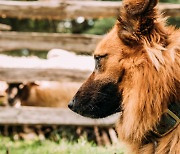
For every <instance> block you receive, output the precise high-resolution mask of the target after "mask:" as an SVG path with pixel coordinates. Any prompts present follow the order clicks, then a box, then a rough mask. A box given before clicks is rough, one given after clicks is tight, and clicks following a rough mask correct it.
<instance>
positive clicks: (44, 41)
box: [0, 32, 103, 53]
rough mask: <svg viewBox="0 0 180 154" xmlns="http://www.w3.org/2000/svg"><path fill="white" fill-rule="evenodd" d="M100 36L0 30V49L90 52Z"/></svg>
mask: <svg viewBox="0 0 180 154" xmlns="http://www.w3.org/2000/svg"><path fill="white" fill-rule="evenodd" d="M102 37H103V36H98V35H87V34H84V35H78V34H58V33H28V32H0V51H8V50H17V49H23V48H25V49H30V50H50V49H53V48H60V49H65V50H69V51H76V52H86V53H92V51H93V50H94V49H95V47H96V45H97V43H98V42H99V41H100V40H101V39H102Z"/></svg>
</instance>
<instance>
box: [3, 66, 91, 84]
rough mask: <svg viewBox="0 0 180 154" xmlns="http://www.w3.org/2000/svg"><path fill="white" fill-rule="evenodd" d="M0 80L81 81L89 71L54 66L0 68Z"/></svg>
mask: <svg viewBox="0 0 180 154" xmlns="http://www.w3.org/2000/svg"><path fill="white" fill-rule="evenodd" d="M0 74H1V75H0V81H7V82H22V81H36V80H47V81H74V82H82V81H84V80H85V79H87V77H88V76H89V75H90V71H81V70H74V69H55V68H48V69H46V68H39V69H38V68H0Z"/></svg>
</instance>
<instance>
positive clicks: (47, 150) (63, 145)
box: [0, 136, 123, 154]
mask: <svg viewBox="0 0 180 154" xmlns="http://www.w3.org/2000/svg"><path fill="white" fill-rule="evenodd" d="M7 151H8V152H7ZM6 153H8V154H123V149H122V148H121V147H120V146H118V145H116V146H115V145H114V146H108V147H98V146H97V145H95V144H94V143H91V142H87V140H86V139H84V138H82V139H79V140H78V141H76V142H69V141H67V140H65V139H61V140H59V142H54V141H51V140H47V139H46V140H43V141H41V140H33V141H23V140H18V141H13V140H12V139H11V138H9V137H2V136H1V137H0V154H6Z"/></svg>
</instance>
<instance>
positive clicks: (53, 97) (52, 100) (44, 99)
mask: <svg viewBox="0 0 180 154" xmlns="http://www.w3.org/2000/svg"><path fill="white" fill-rule="evenodd" d="M46 83H47V84H46V85H44V84H42V83H39V85H30V84H27V85H26V86H27V88H28V89H29V92H28V97H27V99H26V100H23V99H22V98H20V100H21V104H22V105H23V106H41V107H63V108H67V105H68V103H69V101H70V100H71V98H72V97H73V95H74V94H75V93H76V91H77V89H78V88H79V87H80V84H78V83H58V82H56V83H51V82H46Z"/></svg>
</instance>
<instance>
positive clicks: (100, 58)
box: [94, 54, 107, 70]
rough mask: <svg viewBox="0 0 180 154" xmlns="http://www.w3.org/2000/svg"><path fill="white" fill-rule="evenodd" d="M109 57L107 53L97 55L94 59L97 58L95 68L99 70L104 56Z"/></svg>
mask: <svg viewBox="0 0 180 154" xmlns="http://www.w3.org/2000/svg"><path fill="white" fill-rule="evenodd" d="M105 57H107V54H105V55H95V56H94V59H95V69H96V70H99V69H100V68H101V60H102V59H103V58H105Z"/></svg>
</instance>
